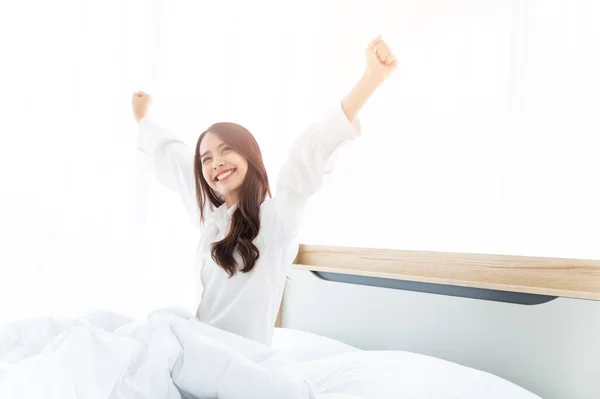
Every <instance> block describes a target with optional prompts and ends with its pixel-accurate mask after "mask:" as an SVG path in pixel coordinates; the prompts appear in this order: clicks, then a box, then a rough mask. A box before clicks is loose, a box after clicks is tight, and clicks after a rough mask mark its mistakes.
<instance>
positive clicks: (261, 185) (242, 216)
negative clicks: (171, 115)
mask: <svg viewBox="0 0 600 399" xmlns="http://www.w3.org/2000/svg"><path fill="white" fill-rule="evenodd" d="M208 132H210V133H213V134H215V135H216V136H217V137H219V138H220V139H221V140H222V141H223V142H224V143H225V144H227V145H228V146H229V147H231V149H232V150H234V151H235V152H237V153H238V154H240V155H241V156H243V157H244V158H246V160H247V161H248V172H247V173H246V177H245V178H244V182H243V183H242V185H241V187H240V189H239V197H238V207H237V209H236V210H235V212H234V213H233V215H232V217H231V229H230V230H229V234H227V236H226V237H225V238H223V239H222V240H221V241H217V242H214V243H212V248H211V257H212V258H213V260H214V261H215V262H216V263H217V264H218V265H219V266H221V267H222V268H223V269H224V270H225V271H226V272H227V274H229V277H232V276H234V275H235V274H236V272H237V266H238V265H237V262H236V261H235V259H234V257H233V254H234V252H235V250H236V249H237V250H238V252H239V254H240V256H241V257H242V260H243V261H244V267H243V268H242V269H241V271H242V272H243V273H247V272H249V271H250V270H252V268H254V264H255V263H256V261H257V260H258V257H259V256H260V254H259V251H258V248H257V247H256V245H254V243H253V242H252V241H253V240H254V239H255V238H256V236H257V235H258V232H259V231H260V205H261V204H262V203H263V201H264V200H265V199H266V197H267V194H268V195H269V197H271V188H270V186H269V178H268V176H267V171H266V169H265V165H264V163H263V157H262V153H261V151H260V147H259V146H258V143H257V142H256V139H255V138H254V136H253V135H252V133H250V132H249V131H248V130H247V129H246V128H245V127H243V126H241V125H238V124H237V123H233V122H218V123H215V124H213V125H212V126H210V127H209V128H208V129H207V130H206V131H204V132H203V133H202V134H201V135H200V137H199V138H198V142H197V144H196V154H195V156H194V176H195V178H196V200H197V201H198V206H199V207H200V221H201V222H204V220H205V214H204V213H205V205H206V204H207V202H208V203H209V205H210V207H211V209H215V208H217V207H219V206H221V205H222V204H223V202H224V200H223V199H222V198H221V197H220V196H219V195H218V193H216V192H215V191H214V190H213V189H212V188H211V187H210V186H209V185H208V183H207V182H206V180H205V179H204V176H203V175H202V164H201V160H200V143H201V142H202V139H203V138H204V136H206V134H207V133H208Z"/></svg>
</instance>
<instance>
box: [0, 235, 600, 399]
mask: <svg viewBox="0 0 600 399" xmlns="http://www.w3.org/2000/svg"><path fill="white" fill-rule="evenodd" d="M599 299H600V262H598V261H593V260H576V259H550V258H530V257H505V256H492V255H473V254H444V253H419V252H414V251H395V250H381V249H360V248H341V247H319V246H308V245H302V246H301V247H300V251H299V256H298V259H297V262H296V264H295V265H294V267H293V269H292V272H291V273H290V280H289V281H288V282H287V285H286V288H285V291H284V298H283V302H282V306H281V309H280V315H279V317H278V326H277V328H276V329H275V334H274V341H273V344H272V345H271V346H266V345H262V344H259V343H256V342H254V341H250V340H248V339H246V338H243V337H240V336H237V335H235V334H232V333H228V332H226V331H222V330H219V329H217V328H214V327H212V326H209V325H206V324H203V323H199V322H197V321H196V320H195V318H194V316H193V314H194V313H193V312H192V311H190V310H186V309H158V310H156V311H154V312H152V313H150V314H149V315H148V317H147V318H146V319H139V320H135V319H132V318H130V317H127V316H125V315H121V314H118V313H114V312H108V311H94V312H92V313H90V314H88V315H86V316H84V317H82V318H77V319H56V318H52V317H47V318H37V319H30V320H21V321H15V322H12V323H3V324H0V397H1V398H11V399H34V398H35V399H40V398H43V399H47V398H61V399H79V398H96V397H97V398H109V399H134V398H135V399H137V398H142V397H143V398H144V399H181V398H184V399H189V398H216V397H218V398H225V399H237V398H261V399H279V398H288V399H296V398H298V399H344V398H345V399H350V398H354V399H356V398H363V399H388V398H389V399H391V398H394V399H396V398H406V399H438V398H439V399H450V398H460V399H475V398H487V399H496V398H498V399H500V398H502V399H505V398H511V399H539V398H544V399H592V398H594V399H597V398H598V397H600V383H599V382H598V376H599V375H600V361H598V359H600V346H599V341H600V301H599Z"/></svg>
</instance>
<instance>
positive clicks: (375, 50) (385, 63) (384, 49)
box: [365, 35, 398, 81]
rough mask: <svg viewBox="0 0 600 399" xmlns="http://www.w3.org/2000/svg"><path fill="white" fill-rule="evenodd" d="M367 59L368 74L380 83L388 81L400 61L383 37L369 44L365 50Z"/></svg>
mask: <svg viewBox="0 0 600 399" xmlns="http://www.w3.org/2000/svg"><path fill="white" fill-rule="evenodd" d="M365 55H366V58H367V74H369V75H371V76H373V77H376V78H377V79H379V80H380V81H384V80H385V79H387V78H388V77H389V76H390V75H391V74H392V73H393V72H394V70H395V69H396V67H397V66H398V60H397V59H396V56H395V55H394V53H392V50H390V47H389V46H388V45H387V44H386V42H385V41H384V40H383V39H382V38H381V35H379V36H377V37H376V38H375V39H373V40H372V41H371V43H369V46H368V47H367V49H366V50H365Z"/></svg>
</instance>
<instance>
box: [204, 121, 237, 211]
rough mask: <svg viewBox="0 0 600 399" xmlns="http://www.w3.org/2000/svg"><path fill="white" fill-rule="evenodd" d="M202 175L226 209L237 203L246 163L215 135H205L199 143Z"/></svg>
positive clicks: (209, 133)
mask: <svg viewBox="0 0 600 399" xmlns="http://www.w3.org/2000/svg"><path fill="white" fill-rule="evenodd" d="M200 163H201V164H202V175H203V176H204V179H205V180H206V182H207V183H208V185H209V186H210V188H212V189H213V190H214V191H216V192H218V193H219V194H221V196H223V198H224V199H225V202H226V203H227V207H230V206H231V205H233V204H234V203H236V202H237V201H238V195H239V188H240V187H241V185H242V183H243V182H244V179H245V178H246V173H247V172H248V161H247V160H246V158H244V157H243V156H241V155H240V154H238V153H237V152H235V151H234V150H233V149H231V148H230V147H229V146H228V145H227V144H225V143H224V142H223V141H222V140H221V139H220V138H219V137H218V136H217V135H216V134H213V133H211V132H208V133H206V135H205V136H204V138H203V139H202V142H201V143H200Z"/></svg>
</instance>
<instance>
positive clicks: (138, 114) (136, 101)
mask: <svg viewBox="0 0 600 399" xmlns="http://www.w3.org/2000/svg"><path fill="white" fill-rule="evenodd" d="M150 103H152V97H150V94H147V93H144V92H143V91H136V92H135V93H133V97H132V98H131V106H132V108H133V116H134V117H135V120H136V121H137V122H138V123H139V122H140V120H141V119H142V118H143V117H144V116H146V114H147V113H148V108H150Z"/></svg>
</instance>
